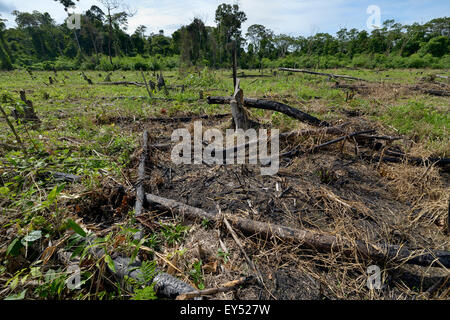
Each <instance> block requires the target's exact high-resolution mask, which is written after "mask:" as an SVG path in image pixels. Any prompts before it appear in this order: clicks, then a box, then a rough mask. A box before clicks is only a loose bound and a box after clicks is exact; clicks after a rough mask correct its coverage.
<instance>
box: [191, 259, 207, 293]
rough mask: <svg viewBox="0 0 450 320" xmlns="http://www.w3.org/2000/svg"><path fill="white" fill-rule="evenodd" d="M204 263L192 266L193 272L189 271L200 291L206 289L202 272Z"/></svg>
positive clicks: (200, 262)
mask: <svg viewBox="0 0 450 320" xmlns="http://www.w3.org/2000/svg"><path fill="white" fill-rule="evenodd" d="M202 265H203V263H202V261H201V260H200V261H197V262H194V264H193V265H192V268H193V269H191V271H189V275H190V276H191V278H192V281H194V283H195V285H196V286H197V288H198V289H199V290H203V289H205V283H204V278H203V270H202Z"/></svg>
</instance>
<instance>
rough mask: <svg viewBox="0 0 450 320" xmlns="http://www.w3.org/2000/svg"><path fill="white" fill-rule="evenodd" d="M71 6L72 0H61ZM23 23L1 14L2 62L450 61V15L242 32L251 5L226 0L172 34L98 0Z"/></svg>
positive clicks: (25, 16) (40, 65)
mask: <svg viewBox="0 0 450 320" xmlns="http://www.w3.org/2000/svg"><path fill="white" fill-rule="evenodd" d="M55 1H57V2H59V3H61V5H63V6H64V8H65V10H66V12H67V13H68V16H69V12H70V11H71V9H72V8H73V7H74V5H75V3H74V2H73V1H72V0H55ZM77 1H78V0H77ZM12 14H13V15H14V17H15V22H16V24H17V26H16V27H14V28H6V24H5V22H6V20H4V19H0V59H1V68H2V69H13V68H30V69H47V70H52V69H77V68H81V69H101V70H113V69H116V68H122V69H154V70H155V69H159V68H164V67H168V68H173V67H176V66H180V65H183V66H207V67H211V68H221V67H229V66H230V64H231V62H232V56H233V54H234V50H236V55H237V56H238V64H239V66H240V67H241V68H259V69H262V68H266V67H276V66H285V67H313V68H327V67H340V66H360V67H375V66H377V65H383V64H385V65H387V66H388V67H389V66H391V67H445V68H448V67H449V65H450V58H449V55H450V41H449V35H450V18H447V17H444V18H438V19H433V20H431V21H429V22H427V23H424V24H419V23H414V24H411V25H402V24H400V23H398V22H396V21H394V20H386V21H384V23H383V25H382V27H381V28H378V29H374V30H373V31H371V32H370V33H369V32H367V31H366V30H357V29H350V30H348V29H346V28H342V29H340V30H339V31H337V32H336V34H335V35H330V34H328V33H317V34H315V35H312V36H309V37H303V36H290V35H286V34H275V33H274V32H273V31H272V30H270V29H269V28H267V27H265V26H264V25H260V24H254V25H251V26H250V27H249V28H248V29H247V31H246V32H245V33H244V31H243V30H242V24H243V23H244V22H245V21H246V20H247V16H246V14H245V12H243V11H242V10H240V8H239V6H238V5H237V4H234V5H230V4H221V5H219V6H218V7H217V9H216V12H215V23H216V26H206V25H205V23H204V22H203V21H202V20H201V19H199V18H195V19H193V21H192V22H191V23H190V24H188V25H185V26H182V27H181V28H179V29H178V30H176V31H175V32H174V33H173V34H172V35H171V36H168V35H165V34H164V31H163V30H160V31H159V32H157V33H151V34H149V35H148V34H147V27H145V26H143V25H142V26H139V27H138V28H137V29H136V30H135V32H134V33H132V34H129V33H128V32H127V30H128V20H129V19H130V17H132V16H133V15H134V14H135V13H134V12H133V11H132V10H130V9H129V8H128V7H127V6H126V5H125V3H124V2H123V1H122V0H98V5H93V6H92V7H91V8H90V9H89V10H87V11H86V12H84V13H83V14H82V15H81V28H80V29H79V30H77V29H69V28H68V26H67V24H66V23H62V24H58V23H56V22H55V20H54V19H53V18H52V17H51V15H50V14H49V13H48V12H44V13H41V12H39V11H33V12H31V13H29V12H20V11H13V12H12Z"/></svg>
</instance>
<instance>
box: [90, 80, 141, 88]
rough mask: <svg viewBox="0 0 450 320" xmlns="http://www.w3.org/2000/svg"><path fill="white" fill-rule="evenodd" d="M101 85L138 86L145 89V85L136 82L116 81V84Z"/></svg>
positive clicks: (106, 83) (104, 83)
mask: <svg viewBox="0 0 450 320" xmlns="http://www.w3.org/2000/svg"><path fill="white" fill-rule="evenodd" d="M98 84H100V85H110V86H122V85H125V86H128V85H130V86H138V87H145V83H142V82H135V81H115V82H99V83H98Z"/></svg>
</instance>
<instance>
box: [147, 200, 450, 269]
mask: <svg viewBox="0 0 450 320" xmlns="http://www.w3.org/2000/svg"><path fill="white" fill-rule="evenodd" d="M146 199H147V201H148V202H149V203H150V204H156V205H159V206H162V207H163V208H164V209H166V210H167V209H168V210H170V211H173V212H175V213H177V214H180V215H182V216H186V217H187V218H189V219H191V220H195V221H202V220H203V219H208V220H210V221H214V222H219V221H221V216H220V215H218V214H216V213H211V212H206V211H204V210H202V209H199V208H195V207H191V206H188V205H185V204H183V203H180V202H177V201H175V200H171V199H166V198H162V197H159V196H156V195H153V194H146ZM226 218H227V219H228V220H229V222H230V223H231V224H232V225H233V226H234V227H235V228H237V229H239V230H241V231H242V232H244V233H247V234H252V235H255V234H257V235H259V236H260V237H263V238H271V237H274V238H278V239H281V240H284V241H292V242H295V243H299V244H302V245H304V246H305V247H309V248H313V249H316V250H318V251H321V252H336V251H339V252H341V253H342V254H344V255H346V256H348V257H354V254H355V251H356V252H357V253H358V254H359V255H360V256H361V257H362V258H364V259H370V260H374V261H377V262H383V263H384V262H391V263H407V264H415V265H420V266H434V267H442V266H444V267H446V268H448V267H450V252H449V251H439V250H420V251H411V250H409V249H407V248H405V247H400V246H396V245H375V244H371V243H368V242H365V241H361V240H350V239H346V238H344V237H341V236H339V235H332V234H327V233H322V232H317V231H311V230H299V229H293V228H289V227H285V226H280V225H275V224H270V223H264V222H259V221H254V220H250V219H245V218H241V217H238V216H231V215H227V216H226Z"/></svg>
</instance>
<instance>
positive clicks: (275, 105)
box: [207, 97, 329, 127]
mask: <svg viewBox="0 0 450 320" xmlns="http://www.w3.org/2000/svg"><path fill="white" fill-rule="evenodd" d="M231 100H232V97H208V98H207V102H208V104H229V103H230V102H231ZM244 105H245V106H246V107H249V108H256V109H265V110H272V111H278V112H281V113H284V114H285V115H288V116H290V117H292V118H294V119H297V120H300V121H304V122H306V123H308V124H311V125H314V126H319V127H328V126H329V124H328V122H326V121H321V120H319V119H317V118H316V117H314V116H312V115H310V114H307V113H305V112H303V111H300V110H299V109H296V108H293V107H290V106H288V105H286V104H284V103H280V102H276V101H270V100H264V99H253V98H244Z"/></svg>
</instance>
